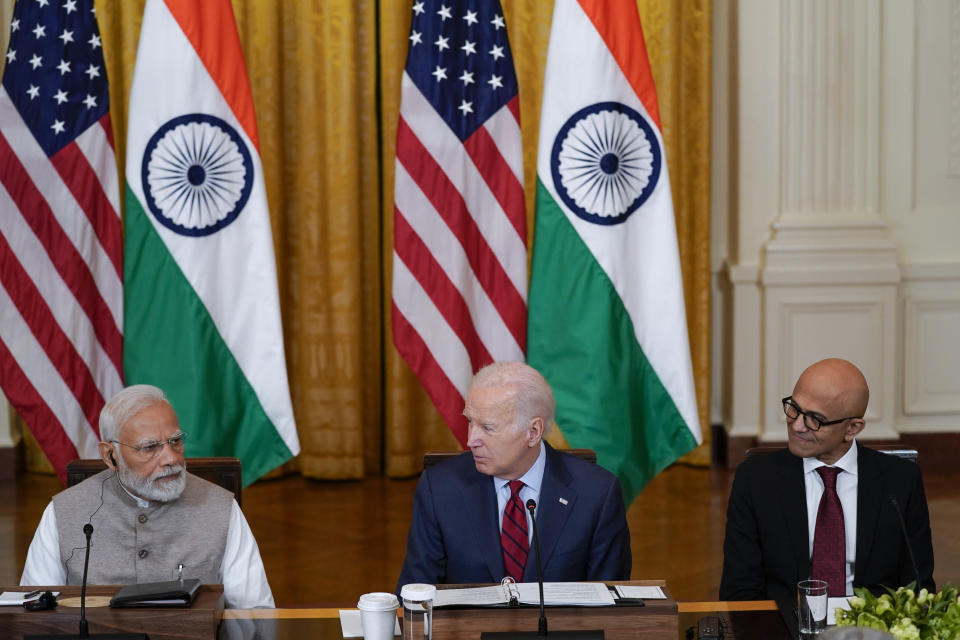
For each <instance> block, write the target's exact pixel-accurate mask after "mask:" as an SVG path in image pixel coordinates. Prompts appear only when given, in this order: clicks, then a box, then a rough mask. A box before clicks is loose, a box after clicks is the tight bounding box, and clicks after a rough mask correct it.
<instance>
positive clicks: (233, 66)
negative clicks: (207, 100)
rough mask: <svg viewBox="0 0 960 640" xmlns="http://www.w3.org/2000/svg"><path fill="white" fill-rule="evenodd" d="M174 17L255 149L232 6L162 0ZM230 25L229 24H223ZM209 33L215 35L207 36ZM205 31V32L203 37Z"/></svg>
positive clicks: (253, 120) (193, 0)
mask: <svg viewBox="0 0 960 640" xmlns="http://www.w3.org/2000/svg"><path fill="white" fill-rule="evenodd" d="M165 2H166V5H167V8H168V9H169V10H170V13H171V14H172V15H173V18H174V19H175V20H176V21H177V24H179V25H180V28H181V29H182V30H183V33H184V35H185V36H186V37H187V39H188V40H189V41H190V44H191V45H193V48H194V50H195V51H196V53H197V56H199V58H200V60H201V61H202V62H203V66H205V67H206V68H207V72H208V73H209V74H210V77H211V78H212V79H213V81H214V82H215V83H216V85H217V88H219V89H220V93H221V94H222V95H223V97H224V98H225V99H226V101H227V104H228V105H229V106H230V109H231V110H232V111H233V114H234V115H235V116H236V118H237V120H238V121H239V122H240V125H241V126H242V127H243V130H244V131H245V132H246V134H247V137H248V138H250V141H251V142H252V143H253V146H254V148H256V149H257V151H259V150H260V141H259V139H258V137H257V119H256V117H255V115H254V111H253V94H252V93H251V92H250V81H249V80H248V76H247V65H246V62H244V59H243V49H242V48H241V46H240V36H239V34H238V33H237V29H236V27H235V25H236V20H235V19H234V16H233V6H232V5H231V4H230V3H229V2H209V1H208V2H197V1H196V0H165ZM225 27H229V28H225ZM210 33H215V34H217V37H209V34H210ZM204 34H208V36H207V37H204Z"/></svg>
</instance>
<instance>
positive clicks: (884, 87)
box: [711, 0, 960, 441]
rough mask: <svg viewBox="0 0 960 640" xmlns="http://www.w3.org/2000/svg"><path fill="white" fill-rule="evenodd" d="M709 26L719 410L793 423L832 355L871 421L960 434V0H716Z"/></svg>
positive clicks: (748, 421) (876, 428) (714, 404)
mask: <svg viewBox="0 0 960 640" xmlns="http://www.w3.org/2000/svg"><path fill="white" fill-rule="evenodd" d="M713 35H714V41H713V47H714V52H713V53H714V55H713V60H714V71H713V81H714V104H713V114H712V116H713V129H714V130H713V139H712V149H713V152H712V153H713V158H712V188H713V202H712V216H713V221H712V222H713V224H712V229H711V230H712V233H713V238H712V251H713V261H712V265H713V269H714V274H713V276H714V279H713V281H714V291H713V293H714V313H713V319H714V327H713V339H714V340H713V342H714V351H713V396H712V398H711V414H712V417H713V419H714V420H717V421H721V422H723V424H724V426H725V428H726V430H727V432H728V434H729V435H731V436H757V437H759V438H760V439H761V440H765V441H779V440H783V439H785V430H784V428H783V419H782V415H780V413H781V410H780V406H779V399H780V398H781V397H783V396H785V395H788V394H789V393H790V391H791V389H792V386H793V382H794V380H795V379H796V377H797V375H798V374H799V373H800V371H802V369H803V368H804V367H806V366H807V365H808V364H809V363H811V362H813V361H815V360H817V359H819V358H821V357H826V356H829V355H838V356H841V357H847V358H849V359H851V360H852V361H854V362H856V363H857V364H858V365H860V367H861V369H863V371H864V373H865V375H866V376H867V380H868V382H869V384H870V387H871V403H870V407H869V409H868V413H867V416H868V423H869V429H870V432H869V435H871V436H872V437H896V436H897V435H898V434H899V433H904V432H908V431H914V432H929V431H960V0H886V1H883V2H881V1H880V0H844V2H835V1H834V0H780V1H773V0H717V1H716V2H715V4H714V27H713ZM734 381H735V383H734Z"/></svg>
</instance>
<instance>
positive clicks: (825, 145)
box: [760, 0, 900, 441]
mask: <svg viewBox="0 0 960 640" xmlns="http://www.w3.org/2000/svg"><path fill="white" fill-rule="evenodd" d="M779 17H780V51H779V54H780V68H779V72H780V75H779V92H780V96H779V157H778V158H776V160H777V161H779V168H780V170H779V186H780V195H779V211H778V213H777V216H776V219H775V220H774V222H773V224H772V234H771V237H770V239H769V240H768V241H767V243H766V244H765V246H764V250H763V256H764V263H763V267H762V269H761V274H760V279H761V289H762V291H763V298H764V302H763V335H764V338H763V382H764V383H763V388H764V394H763V408H762V412H763V415H762V423H763V428H762V430H761V433H760V439H761V440H763V441H783V440H785V439H786V431H785V427H784V419H783V415H782V413H783V412H782V408H781V405H780V398H781V397H782V396H786V395H789V394H790V392H791V390H792V388H793V384H794V382H795V380H796V378H797V376H798V375H799V374H800V372H801V371H802V370H803V369H804V368H805V367H806V366H807V365H808V364H810V363H812V362H814V361H816V360H819V359H821V358H824V357H829V356H840V357H844V358H847V359H849V360H851V361H852V362H854V363H855V364H857V366H859V367H860V368H861V370H862V371H863V372H864V374H865V375H866V377H867V381H868V383H869V385H870V390H871V398H870V406H869V407H868V411H867V416H866V419H867V431H866V432H865V433H864V435H863V437H864V438H866V439H880V438H884V439H888V438H896V432H895V430H894V423H895V418H894V384H895V365H896V335H897V332H896V324H897V314H896V301H897V283H898V282H899V281H900V269H899V266H898V263H897V252H896V245H895V244H894V243H893V242H892V241H891V240H890V238H889V236H888V233H887V223H886V221H885V220H884V218H883V217H881V215H880V206H879V200H880V194H881V189H880V180H879V176H880V167H881V163H880V154H881V139H880V131H881V127H880V103H881V93H880V88H881V48H880V33H881V18H882V16H881V7H880V3H879V0H845V1H844V2H835V1H834V0H781V3H780V16H779ZM773 160H774V159H771V161H773ZM828 417H833V416H828Z"/></svg>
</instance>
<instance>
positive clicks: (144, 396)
mask: <svg viewBox="0 0 960 640" xmlns="http://www.w3.org/2000/svg"><path fill="white" fill-rule="evenodd" d="M157 404H165V405H167V406H168V407H170V408H171V409H172V408H173V407H172V406H171V405H170V401H169V400H167V396H166V395H165V394H164V393H163V390H161V389H160V388H158V387H155V386H153V385H151V384H135V385H133V386H130V387H127V388H125V389H123V390H121V391H120V392H118V393H117V394H116V395H115V396H113V397H112V398H110V400H109V401H107V404H105V405H103V409H101V410H100V440H102V441H103V442H111V441H113V440H116V439H117V438H119V437H120V430H121V429H123V425H125V424H126V423H127V421H128V420H129V419H130V418H132V417H133V416H135V415H137V414H138V413H140V412H141V411H143V410H144V409H146V408H147V407H152V406H154V405H157Z"/></svg>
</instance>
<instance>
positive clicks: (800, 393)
mask: <svg viewBox="0 0 960 640" xmlns="http://www.w3.org/2000/svg"><path fill="white" fill-rule="evenodd" d="M869 397H870V392H869V389H868V388H867V381H866V379H865V378H864V376H863V374H862V373H861V372H860V370H859V369H857V367H855V366H854V365H853V364H852V363H850V362H847V361H846V360H841V359H839V358H830V359H827V360H822V361H820V362H817V363H815V364H813V365H811V366H810V367H808V368H807V369H806V370H805V371H804V372H803V373H802V374H801V375H800V378H799V379H798V380H797V384H796V386H794V389H793V394H792V395H790V396H788V397H786V398H784V399H783V400H782V403H783V412H784V414H785V416H786V426H787V439H788V440H787V448H786V449H782V450H780V451H777V452H775V453H770V454H766V455H758V456H754V457H751V458H749V459H747V460H745V461H744V462H743V463H742V464H741V465H740V466H739V467H738V468H737V473H736V476H735V477H734V480H733V488H732V489H731V491H730V500H729V503H728V505H727V531H726V539H725V540H724V543H723V556H724V558H723V576H722V578H721V581H720V599H721V600H767V599H772V600H777V601H778V602H781V603H791V602H792V603H795V602H796V588H797V582H799V581H800V580H806V579H810V578H813V579H820V580H826V581H827V582H828V584H829V595H830V596H843V595H853V588H854V587H868V588H870V589H871V590H872V591H874V592H877V591H880V590H881V586H887V587H892V588H896V587H899V586H903V585H906V584H909V583H910V582H914V581H916V580H917V577H916V576H917V574H919V579H920V586H922V587H926V588H927V589H930V590H933V589H934V582H933V545H932V543H931V539H930V517H929V514H928V512H927V500H926V496H925V494H924V490H923V481H922V479H921V476H920V468H919V467H918V466H917V465H916V464H914V463H913V462H910V461H908V460H903V459H901V458H898V457H896V456H891V455H887V454H883V453H879V452H877V451H874V450H872V449H868V448H867V447H864V446H863V445H861V444H859V443H858V442H857V441H856V437H857V435H858V434H860V433H861V432H862V431H863V429H864V427H865V426H866V422H865V421H864V419H863V416H864V414H865V413H866V410H867V402H868V400H869ZM898 509H899V510H900V511H901V512H902V513H903V518H904V520H905V522H906V528H907V534H908V536H909V539H910V546H912V549H913V553H914V554H915V557H916V572H915V571H914V567H913V563H912V561H911V558H910V551H909V548H908V544H907V541H906V540H905V539H904V536H903V533H902V529H901V526H900V522H899V518H898V515H897V510H898Z"/></svg>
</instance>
